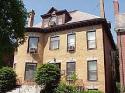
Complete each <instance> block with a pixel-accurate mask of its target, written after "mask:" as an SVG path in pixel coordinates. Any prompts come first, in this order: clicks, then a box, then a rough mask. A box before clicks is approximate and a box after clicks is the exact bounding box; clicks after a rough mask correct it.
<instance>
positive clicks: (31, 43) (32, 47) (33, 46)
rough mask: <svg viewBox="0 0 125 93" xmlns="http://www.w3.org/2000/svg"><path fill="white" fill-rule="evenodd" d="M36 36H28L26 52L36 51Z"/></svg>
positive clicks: (37, 39)
mask: <svg viewBox="0 0 125 93" xmlns="http://www.w3.org/2000/svg"><path fill="white" fill-rule="evenodd" d="M38 41H39V38H38V37H29V44H28V52H33V53H36V52H38Z"/></svg>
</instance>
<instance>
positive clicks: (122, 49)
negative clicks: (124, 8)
mask: <svg viewBox="0 0 125 93" xmlns="http://www.w3.org/2000/svg"><path fill="white" fill-rule="evenodd" d="M114 12H115V31H116V32H117V46H118V50H119V64H120V67H119V68H120V82H121V85H122V86H125V13H119V2H118V0H115V1H114Z"/></svg>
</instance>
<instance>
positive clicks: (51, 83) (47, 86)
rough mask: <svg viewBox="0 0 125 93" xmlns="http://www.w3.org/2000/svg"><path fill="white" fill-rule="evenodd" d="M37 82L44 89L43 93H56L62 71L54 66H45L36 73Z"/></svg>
mask: <svg viewBox="0 0 125 93" xmlns="http://www.w3.org/2000/svg"><path fill="white" fill-rule="evenodd" d="M35 81H36V83H37V84H38V85H40V86H41V87H43V89H42V91H41V92H42V93H54V89H55V88H56V87H57V86H58V83H59V81H60V69H59V68H58V67H57V66H56V65H54V64H43V65H41V66H40V67H39V68H38V69H37V71H36V77H35Z"/></svg>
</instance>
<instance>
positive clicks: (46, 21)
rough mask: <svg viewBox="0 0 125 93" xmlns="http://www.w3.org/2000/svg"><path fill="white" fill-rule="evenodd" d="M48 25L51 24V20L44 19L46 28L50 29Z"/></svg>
mask: <svg viewBox="0 0 125 93" xmlns="http://www.w3.org/2000/svg"><path fill="white" fill-rule="evenodd" d="M48 23H49V18H47V19H44V27H48Z"/></svg>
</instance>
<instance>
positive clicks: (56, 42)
mask: <svg viewBox="0 0 125 93" xmlns="http://www.w3.org/2000/svg"><path fill="white" fill-rule="evenodd" d="M58 48H59V37H51V40H50V49H58Z"/></svg>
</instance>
